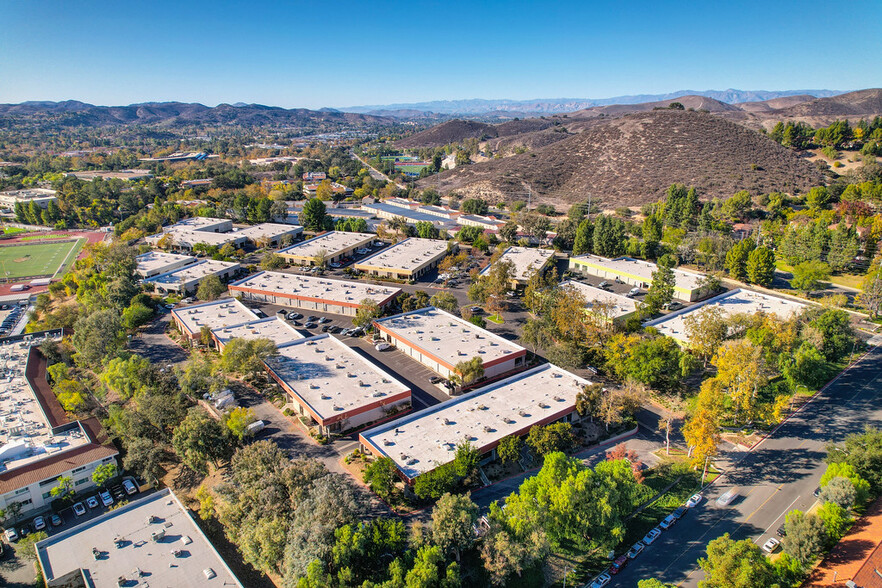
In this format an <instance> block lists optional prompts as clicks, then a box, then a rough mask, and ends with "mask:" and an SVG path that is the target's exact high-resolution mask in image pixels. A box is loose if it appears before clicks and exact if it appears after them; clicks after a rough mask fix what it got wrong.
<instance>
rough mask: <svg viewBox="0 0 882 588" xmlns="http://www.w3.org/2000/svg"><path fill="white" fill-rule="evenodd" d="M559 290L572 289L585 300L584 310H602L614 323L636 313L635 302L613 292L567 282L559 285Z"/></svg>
mask: <svg viewBox="0 0 882 588" xmlns="http://www.w3.org/2000/svg"><path fill="white" fill-rule="evenodd" d="M560 287H561V288H573V289H574V290H576V291H577V292H579V293H580V294H581V295H582V296H583V297H584V298H585V310H587V311H591V310H598V311H600V310H601V309H602V312H603V313H604V314H607V315H608V317H609V319H610V320H612V321H616V322H623V321H626V320H627V319H629V318H630V317H632V316H634V315H635V314H636V313H637V301H636V300H634V299H633V298H629V297H627V296H622V295H621V294H616V293H615V292H610V291H608V290H603V289H601V288H595V287H594V286H590V285H588V284H583V283H582V282H577V281H575V280H569V281H566V282H563V283H562V284H561V285H560Z"/></svg>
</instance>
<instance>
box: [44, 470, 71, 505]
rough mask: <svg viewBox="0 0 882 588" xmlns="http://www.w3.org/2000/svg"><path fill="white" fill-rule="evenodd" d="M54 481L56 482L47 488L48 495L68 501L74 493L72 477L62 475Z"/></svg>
mask: <svg viewBox="0 0 882 588" xmlns="http://www.w3.org/2000/svg"><path fill="white" fill-rule="evenodd" d="M56 482H58V483H57V484H56V485H55V486H53V487H52V488H51V489H50V490H49V496H51V497H52V498H56V499H58V500H63V501H70V499H71V498H73V497H74V494H75V492H74V483H73V478H71V477H70V476H62V477H60V478H58V479H57V480H56Z"/></svg>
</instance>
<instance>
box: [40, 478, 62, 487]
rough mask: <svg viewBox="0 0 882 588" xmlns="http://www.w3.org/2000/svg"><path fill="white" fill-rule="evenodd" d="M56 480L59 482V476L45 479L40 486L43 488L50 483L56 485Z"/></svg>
mask: <svg viewBox="0 0 882 588" xmlns="http://www.w3.org/2000/svg"><path fill="white" fill-rule="evenodd" d="M56 482H58V478H52V479H51V480H43V481H42V482H40V488H43V487H44V486H49V485H50V484H51V485H53V486H54V485H55V483H56Z"/></svg>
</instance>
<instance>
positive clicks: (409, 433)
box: [359, 363, 590, 483]
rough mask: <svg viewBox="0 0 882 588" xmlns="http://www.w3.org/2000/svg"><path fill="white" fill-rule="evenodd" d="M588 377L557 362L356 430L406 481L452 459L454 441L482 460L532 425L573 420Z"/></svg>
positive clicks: (368, 448) (366, 447)
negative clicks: (474, 451) (467, 446)
mask: <svg viewBox="0 0 882 588" xmlns="http://www.w3.org/2000/svg"><path fill="white" fill-rule="evenodd" d="M589 384H590V382H588V381H587V380H585V379H583V378H580V377H578V376H576V375H574V374H571V373H569V372H567V371H565V370H563V369H561V368H559V367H557V366H555V365H552V364H548V363H546V364H544V365H541V366H538V367H535V368H533V369H531V370H528V371H525V372H521V373H519V374H515V375H513V376H511V377H508V378H505V379H504V380H500V381H498V382H494V383H493V384H490V385H488V386H484V387H483V388H479V389H477V390H474V391H472V392H469V393H468V394H465V395H463V396H460V397H458V398H454V399H451V400H448V401H447V402H442V403H441V404H436V405H435V406H432V407H429V408H427V409H426V410H421V411H420V412H417V413H415V414H412V415H408V416H405V417H403V418H400V419H396V420H394V421H392V422H389V423H386V424H384V425H381V426H379V427H374V428H372V429H369V430H368V431H365V432H363V433H361V434H360V435H359V442H360V443H361V446H362V448H363V449H364V450H365V451H369V452H370V453H372V454H373V455H375V456H377V457H388V458H390V459H391V460H392V461H394V462H395V465H396V466H397V467H398V470H399V472H400V474H401V476H402V478H404V479H405V480H406V481H407V482H408V483H411V482H413V481H414V480H415V479H416V478H417V476H420V475H421V474H425V473H426V472H429V471H432V470H434V469H435V468H437V467H439V466H441V465H444V464H447V463H450V462H451V461H453V459H454V458H455V457H456V445H457V444H458V443H461V442H462V441H464V440H467V441H469V442H470V443H471V444H472V446H473V447H474V448H476V449H477V450H478V452H479V453H480V454H481V455H482V457H483V458H484V459H485V460H488V461H489V460H492V459H494V458H495V457H496V454H495V451H494V450H495V449H496V446H497V445H499V441H500V440H501V439H502V438H504V437H508V436H509V435H515V436H523V435H526V434H527V433H528V432H529V431H530V428H531V427H534V426H537V425H546V424H548V423H553V422H556V421H567V422H570V421H574V420H577V419H578V418H579V415H578V413H577V412H576V395H577V394H579V392H580V391H581V390H582V388H583V387H584V386H587V385H589Z"/></svg>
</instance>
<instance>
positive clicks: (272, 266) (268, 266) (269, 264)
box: [260, 251, 287, 270]
mask: <svg viewBox="0 0 882 588" xmlns="http://www.w3.org/2000/svg"><path fill="white" fill-rule="evenodd" d="M286 263H287V262H286V261H285V258H284V257H282V256H281V255H276V254H275V253H273V252H272V251H269V252H267V253H266V254H265V255H264V256H263V258H262V259H261V260H260V269H264V270H277V269H282V268H283V267H285V265H286Z"/></svg>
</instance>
